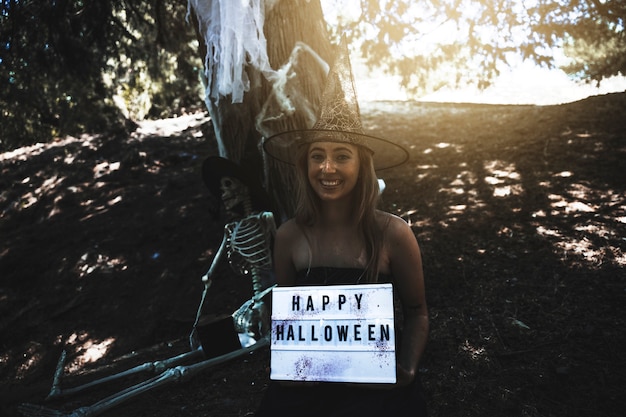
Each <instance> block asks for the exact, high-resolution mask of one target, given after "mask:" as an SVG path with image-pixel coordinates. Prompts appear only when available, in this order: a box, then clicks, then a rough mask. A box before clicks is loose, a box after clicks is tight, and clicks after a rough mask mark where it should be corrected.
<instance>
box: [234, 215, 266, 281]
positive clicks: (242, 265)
mask: <svg viewBox="0 0 626 417" xmlns="http://www.w3.org/2000/svg"><path fill="white" fill-rule="evenodd" d="M226 230H227V232H228V233H229V239H228V260H229V262H230V264H231V265H232V267H233V268H234V269H235V270H236V271H237V272H239V273H241V274H250V273H256V272H259V271H261V270H269V269H270V268H271V266H272V257H271V249H270V241H271V238H272V236H271V232H270V230H268V229H267V228H266V227H265V224H264V222H263V221H262V220H261V218H260V217H259V216H258V215H254V216H249V217H246V218H244V219H242V220H240V221H238V222H233V223H229V224H227V225H226Z"/></svg>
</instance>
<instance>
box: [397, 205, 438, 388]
mask: <svg viewBox="0 0 626 417" xmlns="http://www.w3.org/2000/svg"><path fill="white" fill-rule="evenodd" d="M386 252H387V255H388V257H389V264H390V269H391V273H392V275H393V279H394V285H395V286H396V289H397V291H398V294H399V296H400V299H401V300H402V307H403V313H404V328H403V332H402V340H401V341H400V346H399V352H397V353H398V356H397V364H398V381H397V384H398V385H406V384H409V383H410V382H411V381H412V380H413V379H414V378H415V375H416V374H417V370H418V369H417V368H418V364H419V361H420V358H421V356H422V353H423V352H424V349H425V348H426V341H427V339H428V328H429V324H428V307H427V305H426V294H425V287H424V273H423V271H422V256H421V253H420V248H419V245H418V243H417V240H416V239H415V235H414V234H413V231H412V230H411V227H410V226H409V225H408V224H407V223H406V222H405V221H404V220H402V219H401V218H399V217H396V216H392V217H391V220H390V221H389V225H388V228H387V231H386Z"/></svg>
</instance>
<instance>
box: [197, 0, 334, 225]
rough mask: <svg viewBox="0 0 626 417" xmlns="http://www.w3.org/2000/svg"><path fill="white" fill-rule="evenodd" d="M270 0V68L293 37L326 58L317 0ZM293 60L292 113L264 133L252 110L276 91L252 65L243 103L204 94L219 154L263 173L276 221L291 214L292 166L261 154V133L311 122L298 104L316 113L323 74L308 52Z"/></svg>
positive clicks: (283, 57)
mask: <svg viewBox="0 0 626 417" xmlns="http://www.w3.org/2000/svg"><path fill="white" fill-rule="evenodd" d="M207 1H211V0H207ZM274 3H275V4H274V6H273V7H271V8H270V7H266V14H265V23H264V33H265V37H266V40H267V55H268V57H269V61H270V65H271V67H272V69H273V70H278V69H279V68H281V67H282V66H283V65H285V64H286V63H287V62H288V60H289V58H290V55H291V54H292V51H293V50H294V47H295V46H296V44H297V42H302V43H304V44H306V45H308V46H309V47H310V48H312V49H313V50H314V51H315V52H316V53H317V54H318V55H319V56H320V57H321V58H322V59H323V60H324V61H326V62H327V63H330V62H331V55H332V48H331V45H330V41H329V35H328V31H327V29H326V22H325V21H324V17H323V13H322V8H321V5H320V1H319V0H310V1H307V0H282V1H277V2H274ZM268 4H269V3H268ZM198 40H199V42H200V45H201V53H203V55H202V56H203V57H204V51H206V45H205V44H204V38H203V37H202V35H201V34H199V36H198ZM297 66H298V70H297V71H296V72H295V73H296V75H297V76H296V78H295V79H293V80H292V81H291V83H292V84H293V85H295V90H291V92H292V96H291V97H290V98H292V99H293V100H292V103H294V104H295V105H296V111H295V113H293V114H283V115H282V117H280V118H279V120H278V121H272V122H268V123H264V124H263V126H264V129H263V131H264V132H263V133H262V132H260V131H259V130H258V129H257V124H256V121H257V116H259V114H260V113H261V111H262V110H263V109H264V106H266V107H267V105H270V106H271V104H272V103H271V101H272V100H275V97H272V83H270V82H269V81H268V80H267V79H266V78H265V77H264V75H263V74H261V73H260V72H259V71H258V70H257V69H256V68H253V67H252V66H248V67H247V68H246V72H247V75H248V78H249V79H250V90H249V91H248V92H246V93H245V95H244V97H243V102H242V103H232V102H231V100H230V97H222V98H220V100H219V102H216V101H215V100H213V99H209V100H206V102H207V108H208V110H209V114H210V116H211V119H212V123H213V129H214V132H215V134H216V136H217V137H221V138H222V143H223V147H222V148H220V155H221V156H223V157H225V158H228V159H230V160H232V161H233V162H236V163H238V164H240V165H242V166H244V167H246V168H247V169H251V170H253V171H254V172H255V173H258V175H259V177H262V178H264V183H265V185H266V189H267V191H268V194H269V195H270V197H271V199H272V201H273V202H274V209H275V213H276V214H277V215H278V216H279V218H280V219H277V221H279V220H281V219H286V218H288V217H291V216H292V215H293V209H294V202H293V197H292V196H293V195H294V172H293V169H292V168H291V167H289V166H286V165H285V164H283V163H280V162H275V161H273V160H271V158H269V157H267V158H265V157H264V155H263V150H262V147H261V143H262V140H263V136H264V135H265V136H270V135H271V134H274V133H279V132H282V131H286V130H293V129H302V128H306V127H310V126H309V125H308V124H310V122H309V121H308V120H307V118H306V117H304V116H303V115H302V112H301V111H300V110H301V109H299V108H298V105H299V103H306V104H307V106H309V107H310V108H312V109H313V110H314V111H315V114H316V115H317V114H318V110H319V109H318V104H319V99H320V97H321V94H322V89H323V86H324V83H325V76H326V73H325V72H324V71H321V70H320V68H319V65H318V64H317V63H316V62H315V61H314V60H313V59H312V58H311V56H310V54H307V53H303V54H302V55H301V57H300V58H299V59H298V62H297ZM210 73H211V72H210ZM216 84H217V83H213V84H212V85H216ZM209 96H210V95H209ZM294 96H298V97H294ZM268 99H269V101H270V102H269V103H268Z"/></svg>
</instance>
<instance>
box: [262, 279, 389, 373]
mask: <svg viewBox="0 0 626 417" xmlns="http://www.w3.org/2000/svg"><path fill="white" fill-rule="evenodd" d="M271 332H272V334H271V345H270V362H271V370H270V378H271V379H274V380H288V381H325V382H363V383H365V382H371V383H395V382H396V350H395V329H394V309H393V287H392V285H391V284H364V285H332V286H308V287H276V288H274V289H273V291H272V330H271Z"/></svg>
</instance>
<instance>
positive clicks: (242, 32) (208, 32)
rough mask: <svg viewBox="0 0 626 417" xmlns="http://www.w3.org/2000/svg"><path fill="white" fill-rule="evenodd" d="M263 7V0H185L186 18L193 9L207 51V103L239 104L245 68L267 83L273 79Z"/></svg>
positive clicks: (246, 86) (245, 82) (246, 83)
mask: <svg viewBox="0 0 626 417" xmlns="http://www.w3.org/2000/svg"><path fill="white" fill-rule="evenodd" d="M264 3H265V2H264V1H263V0H212V1H211V0H188V3H187V8H188V16H187V17H189V14H190V13H189V12H190V10H191V9H193V11H194V12H195V14H196V16H197V19H198V25H199V30H200V33H201V34H202V36H203V37H204V41H205V43H206V47H207V54H206V57H205V71H206V72H205V75H206V78H207V83H208V84H207V88H206V94H207V99H208V98H209V97H208V95H211V97H210V98H211V99H213V100H214V101H215V102H219V99H220V97H226V96H228V95H231V100H232V102H233V103H241V102H243V95H244V93H245V92H246V91H248V90H249V89H250V80H249V79H248V76H247V75H246V71H245V66H246V65H252V66H253V67H255V68H257V69H258V70H259V71H260V72H261V73H262V74H263V75H264V76H265V77H266V78H267V79H271V78H273V77H274V74H275V72H274V71H273V70H272V68H271V66H270V64H269V58H268V56H267V41H266V39H265V35H264V33H263V23H264V22H265V5H264ZM214 69H215V70H214ZM213 71H214V72H213ZM214 83H215V85H214Z"/></svg>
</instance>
